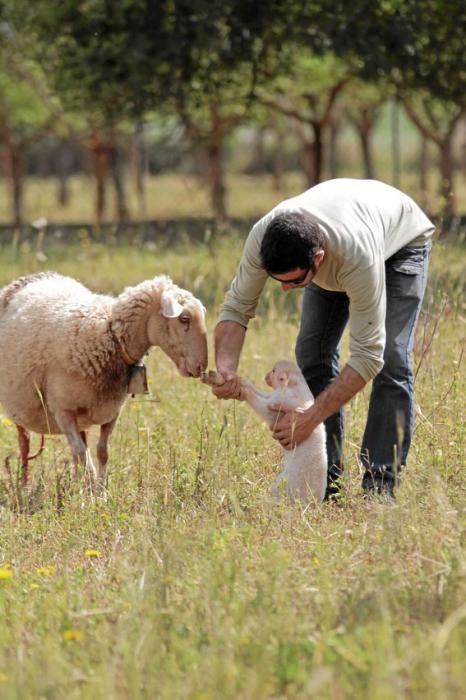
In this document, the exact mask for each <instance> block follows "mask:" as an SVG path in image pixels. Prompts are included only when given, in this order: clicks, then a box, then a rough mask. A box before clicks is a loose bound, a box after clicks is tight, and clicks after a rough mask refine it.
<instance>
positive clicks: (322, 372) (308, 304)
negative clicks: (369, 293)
mask: <svg viewBox="0 0 466 700" xmlns="http://www.w3.org/2000/svg"><path fill="white" fill-rule="evenodd" d="M430 249H431V244H430V243H429V244H427V245H426V246H425V247H422V248H409V247H405V248H402V249H401V250H399V251H398V252H397V253H395V254H394V255H393V256H392V257H391V258H389V259H388V260H387V261H386V262H385V275H386V290H387V313H386V320H385V326H386V345H385V351H384V367H383V369H382V371H381V372H380V373H379V374H378V375H377V376H376V377H375V379H374V381H373V384H372V392H371V396H370V402H369V412H368V416H367V423H366V427H365V431H364V436H363V439H362V445H361V451H360V459H361V463H362V465H363V468H364V476H363V482H362V485H363V488H364V489H365V490H377V491H382V490H384V488H388V489H389V490H390V491H392V489H393V486H394V485H395V482H396V478H397V473H398V471H399V469H400V467H401V466H402V465H405V464H406V458H407V456H408V451H409V447H410V444H411V437H412V433H413V423H414V386H413V384H414V382H413V371H412V366H411V351H412V348H413V342H414V331H415V328H416V322H417V320H418V317H419V312H420V309H421V304H422V299H423V297H424V291H425V286H426V278H427V270H428V262H429V253H430ZM348 315H349V299H348V297H347V295H346V294H345V293H344V292H329V291H326V290H325V289H321V288H320V287H318V286H317V285H315V284H313V283H311V284H310V285H309V286H308V287H306V289H305V292H304V300H303V309H302V316H301V327H300V330H299V335H298V339H297V342H296V360H297V362H298V365H299V367H300V368H301V371H302V373H303V374H304V377H305V378H306V381H307V383H308V385H309V388H310V389H311V391H312V393H313V394H314V396H318V395H319V394H320V392H321V391H323V390H324V389H325V388H326V387H327V386H328V385H329V384H330V382H331V381H332V380H333V379H335V377H336V376H337V375H338V373H339V355H340V353H339V350H340V341H341V337H342V335H343V331H344V329H345V326H346V324H347V321H348ZM325 427H326V430H327V452H328V463H329V475H328V487H327V495H330V494H331V493H332V492H336V491H337V486H336V485H335V482H336V481H337V479H338V478H339V477H340V476H341V474H342V471H343V455H342V445H343V437H344V414H343V410H340V411H338V412H337V413H335V414H334V415H333V416H330V417H329V418H327V420H326V421H325Z"/></svg>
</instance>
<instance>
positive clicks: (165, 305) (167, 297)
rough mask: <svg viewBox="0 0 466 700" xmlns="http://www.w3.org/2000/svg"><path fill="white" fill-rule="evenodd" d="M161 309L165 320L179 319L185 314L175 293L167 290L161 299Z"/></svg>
mask: <svg viewBox="0 0 466 700" xmlns="http://www.w3.org/2000/svg"><path fill="white" fill-rule="evenodd" d="M160 308H161V310H162V315H163V316H165V318H178V316H180V315H181V314H182V313H183V307H182V306H181V304H180V302H179V301H178V300H177V298H176V296H175V293H174V292H173V291H168V290H165V291H164V292H162V296H161V297H160Z"/></svg>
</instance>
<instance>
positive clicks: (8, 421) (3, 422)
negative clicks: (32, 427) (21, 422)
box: [2, 416, 13, 428]
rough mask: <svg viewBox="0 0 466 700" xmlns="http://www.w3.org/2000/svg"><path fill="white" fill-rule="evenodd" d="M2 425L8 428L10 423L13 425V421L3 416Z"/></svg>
mask: <svg viewBox="0 0 466 700" xmlns="http://www.w3.org/2000/svg"><path fill="white" fill-rule="evenodd" d="M2 425H6V426H7V428H9V427H10V426H11V425H13V421H12V420H10V419H9V418H6V417H5V416H3V418H2Z"/></svg>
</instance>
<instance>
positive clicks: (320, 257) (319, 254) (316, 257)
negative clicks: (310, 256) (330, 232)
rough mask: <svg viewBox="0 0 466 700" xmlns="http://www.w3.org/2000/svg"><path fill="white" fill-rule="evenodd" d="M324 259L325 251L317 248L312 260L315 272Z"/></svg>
mask: <svg viewBox="0 0 466 700" xmlns="http://www.w3.org/2000/svg"><path fill="white" fill-rule="evenodd" d="M324 258H325V250H324V249H323V248H319V250H318V251H317V252H316V253H315V254H314V260H313V262H314V266H315V269H316V271H317V270H318V269H319V267H320V266H321V265H322V262H323V259H324Z"/></svg>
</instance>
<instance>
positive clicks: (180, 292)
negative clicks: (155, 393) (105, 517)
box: [0, 272, 207, 490]
mask: <svg viewBox="0 0 466 700" xmlns="http://www.w3.org/2000/svg"><path fill="white" fill-rule="evenodd" d="M151 346H158V347H160V348H161V349H162V350H163V351H164V352H165V353H166V354H167V355H168V356H169V357H170V358H171V359H172V360H173V362H174V363H175V364H176V366H177V367H178V370H179V372H180V374H181V375H183V376H185V377H189V376H191V377H199V375H200V373H201V371H202V370H204V369H205V367H206V366H207V333H206V326H205V309H204V307H203V305H202V304H201V302H200V301H199V300H198V299H196V298H195V297H194V296H193V295H192V294H191V293H190V292H188V291H186V290H184V289H180V288H179V287H177V286H176V285H175V284H173V282H172V281H171V280H170V279H169V278H168V277H166V276H165V275H160V276H158V277H155V278H154V279H152V280H146V281H144V282H141V284H138V285H137V286H135V287H128V288H127V289H125V290H124V291H123V292H122V294H120V296H118V297H116V298H114V297H111V296H104V295H100V294H94V293H92V292H91V291H90V290H89V289H87V288H86V287H84V286H83V285H82V284H81V283H80V282H77V281H76V280H74V279H71V278H70V277H63V276H62V275H59V274H57V273H55V272H41V273H37V274H33V275H29V276H26V277H20V278H18V279H17V280H15V281H14V282H12V283H11V284H9V285H8V286H6V287H4V288H3V289H2V290H0V358H1V359H0V403H1V404H2V405H3V407H4V410H5V412H6V414H7V415H8V417H9V418H10V419H11V420H12V421H13V422H14V423H15V424H16V427H17V430H18V438H19V448H20V457H21V468H22V482H23V485H28V484H29V483H30V473H29V467H28V464H29V461H30V459H31V457H30V455H29V431H32V432H35V433H39V434H40V435H41V436H43V435H44V434H64V435H65V436H66V438H67V439H68V443H69V446H70V448H71V453H72V457H73V464H74V472H75V475H76V474H77V471H78V467H79V465H82V466H83V467H84V468H85V471H86V474H87V475H88V478H89V479H90V481H91V483H94V482H95V480H96V478H97V480H98V481H97V483H98V487H99V488H100V489H101V490H104V488H105V483H106V476H107V462H108V447H107V446H108V439H109V436H110V434H111V432H112V430H113V428H114V426H115V423H116V420H117V418H118V415H119V413H120V410H121V408H122V406H123V404H124V403H125V400H126V398H127V396H128V393H131V391H132V388H131V382H132V380H133V379H132V378H133V377H134V375H135V374H137V372H138V362H139V361H140V360H141V358H142V357H143V355H144V354H145V353H146V352H147V351H148V349H149V348H150V347H151ZM141 371H143V370H142V369H141ZM92 425H100V437H99V441H98V444H97V459H98V472H97V470H96V468H95V466H94V464H93V462H92V458H91V455H90V451H89V449H88V447H87V439H86V431H87V430H88V428H90V427H91V426H92ZM42 444H43V438H42Z"/></svg>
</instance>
